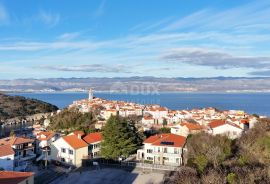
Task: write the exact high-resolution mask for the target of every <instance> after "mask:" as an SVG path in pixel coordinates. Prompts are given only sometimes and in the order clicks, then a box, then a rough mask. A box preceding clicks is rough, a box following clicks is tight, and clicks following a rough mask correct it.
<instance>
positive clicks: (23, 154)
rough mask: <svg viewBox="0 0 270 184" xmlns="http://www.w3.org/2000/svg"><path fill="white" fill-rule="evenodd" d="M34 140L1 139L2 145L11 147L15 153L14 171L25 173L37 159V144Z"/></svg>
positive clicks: (18, 138)
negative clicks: (35, 151) (35, 150)
mask: <svg viewBox="0 0 270 184" xmlns="http://www.w3.org/2000/svg"><path fill="white" fill-rule="evenodd" d="M34 142H35V141H34V140H33V139H29V138H25V137H6V138H3V139H0V145H10V146H11V148H12V149H13V150H14V152H15V156H14V170H16V171H24V170H25V169H26V167H27V166H28V165H31V164H32V161H33V160H34V159H35V158H36V154H35V153H34V149H35V144H34Z"/></svg>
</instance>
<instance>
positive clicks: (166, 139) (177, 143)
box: [144, 134, 186, 147]
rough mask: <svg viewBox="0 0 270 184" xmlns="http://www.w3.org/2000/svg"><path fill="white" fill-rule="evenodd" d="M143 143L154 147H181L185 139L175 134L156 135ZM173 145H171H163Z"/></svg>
mask: <svg viewBox="0 0 270 184" xmlns="http://www.w3.org/2000/svg"><path fill="white" fill-rule="evenodd" d="M144 143H150V144H152V145H155V146H171V147H183V146H184V145H185V143H186V137H184V136H180V135H176V134H158V135H154V136H150V137H149V138H148V139H146V140H145V141H144ZM164 143H173V144H164Z"/></svg>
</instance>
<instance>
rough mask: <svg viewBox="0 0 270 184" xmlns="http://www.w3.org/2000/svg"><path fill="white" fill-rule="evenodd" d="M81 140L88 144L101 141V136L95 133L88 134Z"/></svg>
mask: <svg viewBox="0 0 270 184" xmlns="http://www.w3.org/2000/svg"><path fill="white" fill-rule="evenodd" d="M83 140H84V141H85V142H87V143H88V144H91V143H94V142H99V141H102V134H101V133H100V132H97V133H90V134H88V135H86V136H85V137H84V138H83Z"/></svg>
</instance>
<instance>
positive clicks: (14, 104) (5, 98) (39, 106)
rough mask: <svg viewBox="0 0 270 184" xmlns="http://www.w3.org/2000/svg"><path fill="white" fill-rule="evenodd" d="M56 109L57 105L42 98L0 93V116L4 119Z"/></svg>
mask: <svg viewBox="0 0 270 184" xmlns="http://www.w3.org/2000/svg"><path fill="white" fill-rule="evenodd" d="M56 110H58V108H57V107H56V106H54V105H51V104H49V103H46V102H42V101H40V100H35V99H28V98H24V97H20V96H9V95H4V94H0V118H1V119H2V120H5V119H10V118H15V117H25V116H29V115H33V114H38V113H46V112H53V111H56ZM1 119H0V120H1Z"/></svg>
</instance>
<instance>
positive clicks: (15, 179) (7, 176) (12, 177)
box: [0, 171, 34, 184]
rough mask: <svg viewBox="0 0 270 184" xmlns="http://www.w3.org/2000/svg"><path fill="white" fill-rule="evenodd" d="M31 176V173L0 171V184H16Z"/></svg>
mask: <svg viewBox="0 0 270 184" xmlns="http://www.w3.org/2000/svg"><path fill="white" fill-rule="evenodd" d="M32 175H34V173H32V172H15V171H0V183H4V184H18V183H20V182H22V181H24V180H25V179H27V178H29V177H30V176H32Z"/></svg>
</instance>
